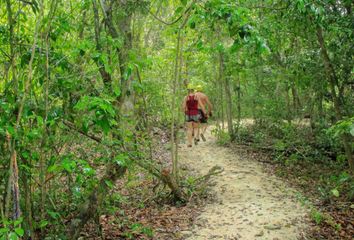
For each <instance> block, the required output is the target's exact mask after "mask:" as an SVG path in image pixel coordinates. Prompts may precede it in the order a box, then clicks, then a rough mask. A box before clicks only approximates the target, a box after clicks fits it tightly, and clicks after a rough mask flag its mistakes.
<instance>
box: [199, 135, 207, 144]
mask: <svg viewBox="0 0 354 240" xmlns="http://www.w3.org/2000/svg"><path fill="white" fill-rule="evenodd" d="M200 136H201V137H202V139H203V141H204V142H205V141H206V138H205V137H204V135H203V134H200Z"/></svg>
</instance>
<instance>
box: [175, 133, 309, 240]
mask: <svg viewBox="0 0 354 240" xmlns="http://www.w3.org/2000/svg"><path fill="white" fill-rule="evenodd" d="M215 141H216V140H215V138H214V137H213V136H212V135H211V134H210V133H208V134H207V142H201V143H199V144H198V145H197V146H193V148H187V147H186V145H185V144H181V150H180V158H181V159H180V162H181V164H183V165H185V166H188V168H189V169H191V170H192V171H196V172H197V173H198V174H206V173H207V172H208V170H209V169H210V168H211V167H213V166H215V165H218V166H221V167H222V168H224V172H223V173H221V174H220V175H217V176H214V177H213V179H214V180H213V181H214V184H215V185H214V184H212V186H211V189H212V191H213V192H214V193H215V194H216V200H215V201H213V203H210V204H207V205H206V206H205V208H204V209H203V210H202V213H201V215H200V216H198V218H197V220H196V222H195V225H194V226H193V229H192V230H191V231H190V232H186V233H185V236H186V239H188V240H209V239H229V240H231V239H252V240H253V239H262V240H263V239H264V240H265V239H270V240H285V239H298V238H300V236H302V234H303V232H304V229H305V227H306V219H307V217H306V216H307V213H308V211H307V209H305V208H304V207H303V206H302V205H301V204H300V203H299V202H298V201H297V199H296V197H295V194H296V191H295V190H294V189H292V188H290V187H289V186H287V184H286V183H284V182H283V181H282V180H281V179H279V178H277V177H275V176H270V175H269V174H267V173H266V172H265V171H263V168H262V165H261V164H260V163H259V162H256V161H255V160H252V159H247V158H244V157H242V156H238V155H235V153H232V152H231V151H230V150H229V149H227V148H224V147H220V146H218V145H217V144H216V142H215Z"/></svg>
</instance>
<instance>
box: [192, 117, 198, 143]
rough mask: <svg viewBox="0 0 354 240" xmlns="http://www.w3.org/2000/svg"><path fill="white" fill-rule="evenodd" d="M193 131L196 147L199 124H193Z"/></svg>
mask: <svg viewBox="0 0 354 240" xmlns="http://www.w3.org/2000/svg"><path fill="white" fill-rule="evenodd" d="M193 131H194V134H196V135H195V136H194V144H195V145H197V144H198V139H199V123H197V122H193Z"/></svg>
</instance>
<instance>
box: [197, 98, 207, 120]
mask: <svg viewBox="0 0 354 240" xmlns="http://www.w3.org/2000/svg"><path fill="white" fill-rule="evenodd" d="M198 106H199V108H200V109H201V110H202V112H203V114H204V116H207V112H206V111H205V106H204V104H203V103H202V101H200V100H199V99H198Z"/></svg>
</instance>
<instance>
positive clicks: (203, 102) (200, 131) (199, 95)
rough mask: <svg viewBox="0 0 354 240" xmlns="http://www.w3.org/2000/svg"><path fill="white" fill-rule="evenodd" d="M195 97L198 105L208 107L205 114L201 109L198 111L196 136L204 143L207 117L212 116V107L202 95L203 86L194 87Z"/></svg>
mask: <svg viewBox="0 0 354 240" xmlns="http://www.w3.org/2000/svg"><path fill="white" fill-rule="evenodd" d="M195 96H196V97H197V99H199V101H200V105H203V106H207V107H208V113H207V114H205V110H204V112H203V111H202V109H201V108H199V109H198V110H199V114H200V125H199V126H198V130H197V136H199V135H200V136H201V138H202V139H203V141H204V142H205V141H206V139H205V136H204V135H205V132H206V129H207V127H208V117H211V116H212V109H213V105H212V104H211V102H210V101H209V98H208V96H207V95H206V94H205V93H203V86H202V85H200V84H199V85H197V86H196V87H195ZM198 139H199V138H198Z"/></svg>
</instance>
